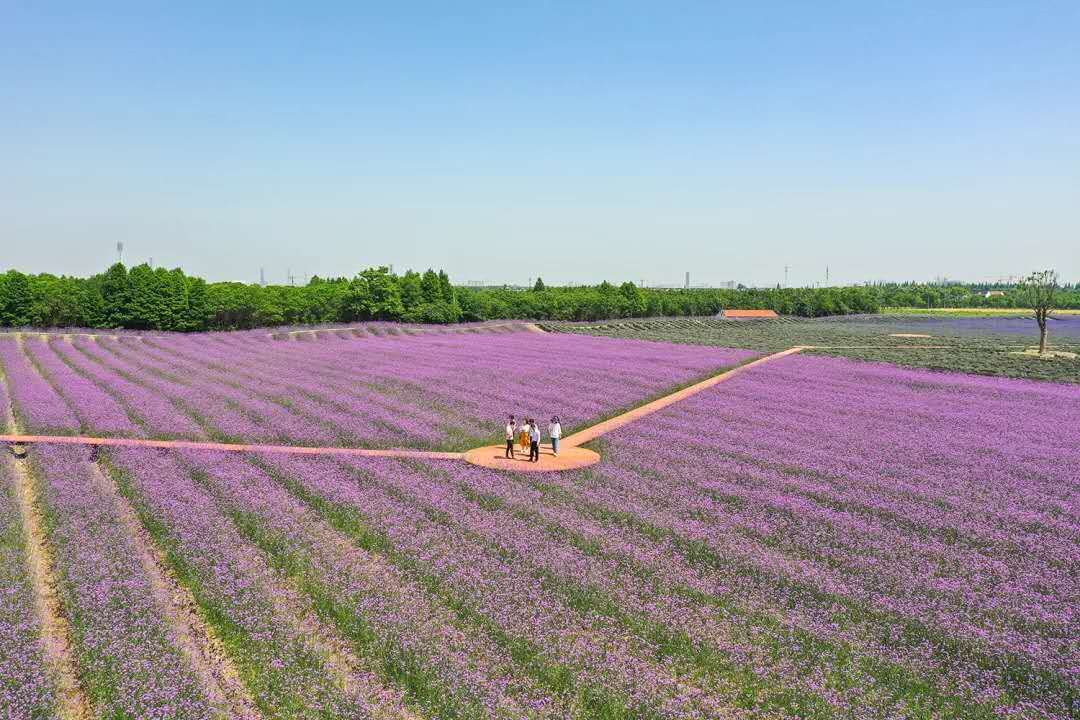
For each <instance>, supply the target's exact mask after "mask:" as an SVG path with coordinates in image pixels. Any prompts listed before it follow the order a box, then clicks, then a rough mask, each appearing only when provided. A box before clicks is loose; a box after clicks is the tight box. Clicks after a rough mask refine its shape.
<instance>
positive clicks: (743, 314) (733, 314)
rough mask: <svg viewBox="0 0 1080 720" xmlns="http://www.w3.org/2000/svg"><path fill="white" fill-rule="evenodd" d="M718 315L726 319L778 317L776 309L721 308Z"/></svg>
mask: <svg viewBox="0 0 1080 720" xmlns="http://www.w3.org/2000/svg"><path fill="white" fill-rule="evenodd" d="M716 317H718V318H723V319H725V320H747V319H750V318H778V317H780V316H779V315H777V314H776V311H775V310H721V311H720V312H718V313H716Z"/></svg>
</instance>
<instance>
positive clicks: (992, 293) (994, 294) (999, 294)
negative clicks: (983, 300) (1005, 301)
mask: <svg viewBox="0 0 1080 720" xmlns="http://www.w3.org/2000/svg"><path fill="white" fill-rule="evenodd" d="M983 297H987V298H992V297H1005V291H1004V290H987V291H986V294H985V295H983Z"/></svg>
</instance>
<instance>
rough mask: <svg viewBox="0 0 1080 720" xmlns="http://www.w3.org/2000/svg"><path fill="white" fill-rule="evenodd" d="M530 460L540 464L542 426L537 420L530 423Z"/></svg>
mask: <svg viewBox="0 0 1080 720" xmlns="http://www.w3.org/2000/svg"><path fill="white" fill-rule="evenodd" d="M529 460H530V461H532V462H540V426H539V425H538V424H537V423H536V420H530V421H529Z"/></svg>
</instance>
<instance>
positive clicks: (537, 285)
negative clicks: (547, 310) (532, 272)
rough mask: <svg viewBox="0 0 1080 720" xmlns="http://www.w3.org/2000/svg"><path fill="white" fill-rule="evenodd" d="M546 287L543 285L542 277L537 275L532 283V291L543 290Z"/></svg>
mask: <svg viewBox="0 0 1080 720" xmlns="http://www.w3.org/2000/svg"><path fill="white" fill-rule="evenodd" d="M545 290H547V288H546V287H545V286H544V278H542V277H539V276H538V277H537V278H536V282H535V283H533V292H544V291H545Z"/></svg>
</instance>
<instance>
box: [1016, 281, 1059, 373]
mask: <svg viewBox="0 0 1080 720" xmlns="http://www.w3.org/2000/svg"><path fill="white" fill-rule="evenodd" d="M1019 289H1020V294H1021V296H1022V297H1023V299H1024V302H1025V303H1026V304H1027V306H1028V307H1029V308H1031V309H1032V311H1033V312H1034V313H1035V322H1036V323H1037V324H1038V325H1039V354H1040V355H1042V354H1043V353H1045V352H1046V321H1047V319H1049V317H1050V311H1051V310H1053V309H1054V308H1055V307H1056V304H1055V301H1056V299H1057V292H1058V274H1057V272H1056V271H1054V270H1041V271H1039V272H1033V273H1031V274H1030V275H1028V276H1027V277H1026V278H1024V279H1023V280H1022V281H1021V282H1020V288H1019Z"/></svg>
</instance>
